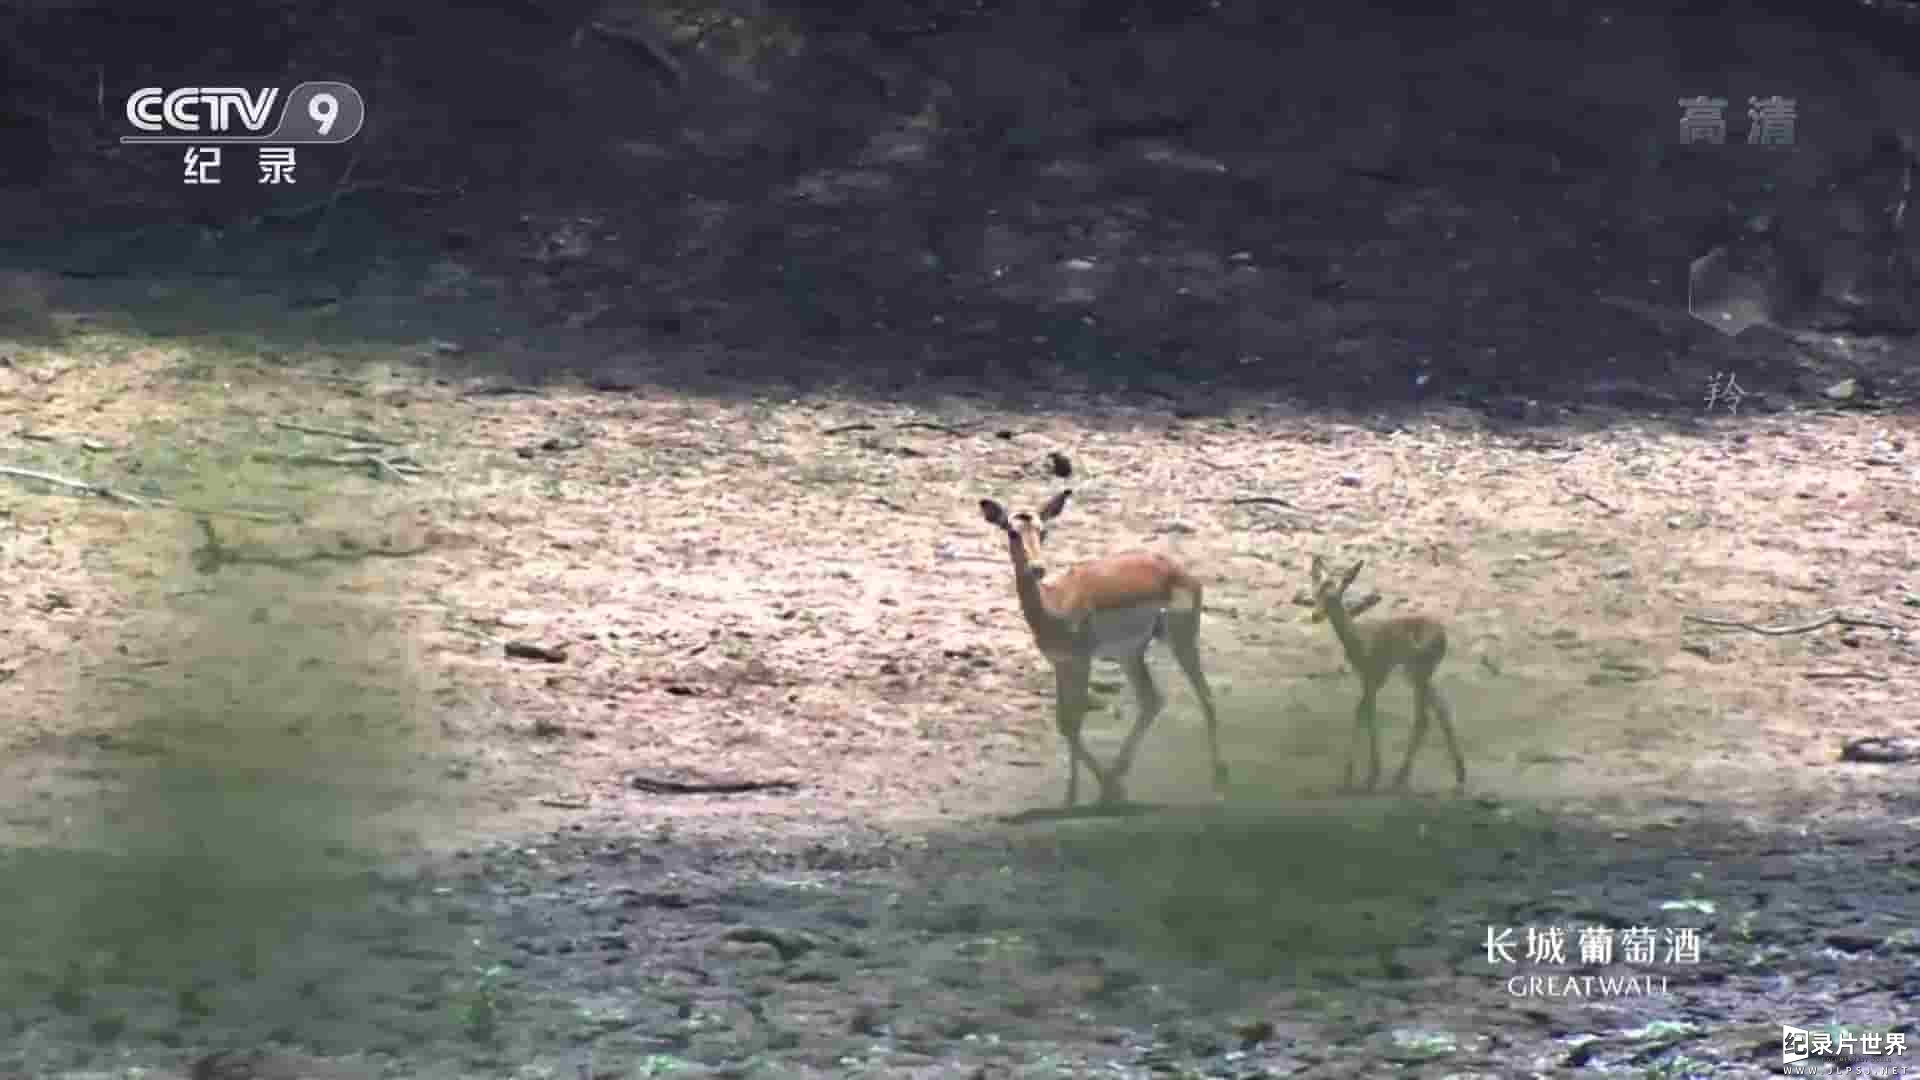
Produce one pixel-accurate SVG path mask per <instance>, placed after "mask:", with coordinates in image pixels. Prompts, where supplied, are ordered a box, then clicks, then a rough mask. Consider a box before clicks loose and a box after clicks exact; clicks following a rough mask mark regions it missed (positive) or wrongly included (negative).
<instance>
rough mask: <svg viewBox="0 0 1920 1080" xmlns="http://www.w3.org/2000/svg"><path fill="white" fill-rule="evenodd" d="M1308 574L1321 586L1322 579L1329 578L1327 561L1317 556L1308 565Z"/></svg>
mask: <svg viewBox="0 0 1920 1080" xmlns="http://www.w3.org/2000/svg"><path fill="white" fill-rule="evenodd" d="M1307 573H1308V575H1309V576H1311V577H1312V578H1313V583H1314V584H1315V585H1318V584H1320V579H1321V578H1323V577H1326V576H1327V560H1325V559H1323V558H1321V557H1320V556H1318V555H1315V556H1314V557H1313V561H1312V562H1311V563H1308V564H1307Z"/></svg>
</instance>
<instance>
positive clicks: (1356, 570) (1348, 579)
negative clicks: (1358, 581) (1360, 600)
mask: <svg viewBox="0 0 1920 1080" xmlns="http://www.w3.org/2000/svg"><path fill="white" fill-rule="evenodd" d="M1365 565H1367V560H1365V559H1361V560H1360V561H1359V562H1357V563H1354V564H1353V569H1351V570H1349V571H1347V574H1346V576H1345V577H1343V578H1341V579H1340V587H1341V588H1342V589H1344V588H1346V587H1347V586H1349V585H1351V584H1353V579H1354V578H1357V577H1359V576H1360V568H1361V567H1363V566H1365Z"/></svg>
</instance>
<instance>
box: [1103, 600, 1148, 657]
mask: <svg viewBox="0 0 1920 1080" xmlns="http://www.w3.org/2000/svg"><path fill="white" fill-rule="evenodd" d="M1160 615H1161V608H1160V605H1158V604H1148V605H1146V606H1144V607H1131V608H1113V609H1111V610H1108V611H1097V612H1094V613H1093V614H1092V615H1089V616H1087V624H1088V628H1089V630H1090V631H1091V632H1092V634H1093V642H1094V644H1093V654H1094V655H1095V656H1101V657H1105V658H1107V659H1109V660H1124V659H1127V658H1128V657H1133V656H1138V655H1140V654H1141V653H1142V652H1144V651H1146V648H1147V643H1148V642H1150V641H1152V640H1153V632H1154V630H1155V629H1157V628H1158V627H1159V625H1160Z"/></svg>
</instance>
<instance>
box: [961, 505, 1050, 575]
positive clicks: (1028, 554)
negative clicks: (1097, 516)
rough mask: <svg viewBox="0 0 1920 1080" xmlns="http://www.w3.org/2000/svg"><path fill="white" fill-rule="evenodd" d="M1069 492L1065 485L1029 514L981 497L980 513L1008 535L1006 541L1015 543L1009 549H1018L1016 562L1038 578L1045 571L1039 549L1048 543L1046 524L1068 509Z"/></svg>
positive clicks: (1016, 550)
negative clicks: (1012, 510)
mask: <svg viewBox="0 0 1920 1080" xmlns="http://www.w3.org/2000/svg"><path fill="white" fill-rule="evenodd" d="M1072 494H1073V489H1072V488H1068V489H1066V490H1065V491H1062V492H1061V493H1060V494H1058V495H1055V496H1054V497H1053V498H1051V499H1048V500H1047V505H1045V506H1043V507H1041V508H1040V513H1039V514H1038V515H1037V516H1036V515H1034V514H1028V513H1019V514H1012V515H1009V514H1008V513H1007V511H1006V508H1004V507H1002V506H1001V505H1000V504H999V503H997V502H994V501H993V500H992V499H981V500H980V516H981V517H984V518H986V519H987V524H989V525H994V526H997V527H999V528H1000V529H1001V530H1002V531H1003V532H1005V533H1006V534H1007V536H1008V538H1009V542H1010V543H1011V544H1013V545H1014V546H1013V548H1012V549H1011V550H1014V551H1015V552H1017V554H1016V555H1015V562H1016V565H1017V564H1019V563H1024V564H1025V567H1024V568H1025V569H1026V571H1027V572H1028V573H1031V574H1032V575H1033V576H1034V577H1035V578H1039V577H1040V576H1042V575H1043V574H1045V573H1046V572H1047V571H1046V565H1045V564H1044V563H1043V562H1041V551H1042V548H1043V545H1045V544H1046V542H1047V526H1048V525H1049V524H1051V523H1052V521H1053V519H1054V518H1057V517H1059V516H1060V512H1061V511H1062V510H1065V509H1066V508H1067V497H1068V496H1069V495H1072Z"/></svg>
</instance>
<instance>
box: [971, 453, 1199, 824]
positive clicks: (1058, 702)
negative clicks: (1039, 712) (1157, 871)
mask: <svg viewBox="0 0 1920 1080" xmlns="http://www.w3.org/2000/svg"><path fill="white" fill-rule="evenodd" d="M1072 494H1073V489H1071V488H1068V489H1067V490H1065V491H1062V492H1061V493H1060V494H1058V495H1055V496H1054V497H1053V498H1051V499H1049V500H1047V504H1046V505H1045V506H1043V507H1041V508H1040V513H1039V515H1038V517H1036V516H1035V515H1033V514H1027V513H1021V514H1014V515H1011V516H1009V515H1008V514H1007V512H1006V510H1005V509H1004V508H1003V507H1001V505H1000V504H999V503H997V502H994V501H993V500H992V499H981V500H980V513H981V516H983V517H985V518H986V519H987V523H988V524H990V525H994V526H997V527H998V528H999V529H1000V530H1001V531H1002V532H1004V533H1006V537H1007V557H1008V558H1009V559H1010V560H1011V561H1012V562H1013V589H1014V593H1015V595H1017V596H1018V597H1019V599H1020V614H1021V615H1023V616H1025V617H1026V620H1027V627H1028V628H1029V629H1031V630H1032V631H1033V640H1034V644H1036V645H1038V646H1039V647H1040V652H1041V654H1042V655H1044V656H1045V657H1046V658H1047V660H1048V662H1049V663H1051V664H1052V665H1053V684H1054V701H1053V722H1054V726H1055V727H1056V728H1058V729H1059V731H1060V735H1061V737H1063V738H1064V739H1066V742H1067V802H1066V806H1067V809H1069V810H1071V809H1072V808H1073V806H1074V804H1075V803H1077V802H1078V801H1079V795H1080V767H1081V766H1082V765H1085V766H1086V768H1087V771H1088V772H1090V773H1092V774H1093V778H1094V781H1095V782H1096V783H1098V784H1099V785H1100V801H1101V803H1103V804H1106V803H1115V802H1122V801H1125V799H1126V790H1125V787H1124V786H1123V785H1124V784H1125V781H1126V775H1127V770H1128V769H1130V768H1131V767H1132V765H1133V754H1134V751H1135V750H1136V749H1138V748H1139V745H1140V739H1141V738H1142V737H1143V736H1144V735H1146V733H1147V729H1148V728H1149V727H1151V726H1152V725H1153V721H1154V718H1155V717H1157V716H1159V715H1160V710H1161V709H1162V708H1163V707H1164V706H1165V705H1166V698H1164V697H1163V696H1161V694H1160V691H1159V688H1157V687H1155V686H1154V684H1153V673H1152V672H1151V671H1150V670H1148V668H1147V647H1148V646H1149V645H1151V644H1152V643H1153V639H1155V638H1160V637H1164V638H1165V639H1166V640H1167V643H1168V644H1169V645H1171V646H1172V647H1173V655H1174V658H1175V659H1176V660H1178V661H1179V662H1180V670H1181V671H1183V672H1185V673H1186V676H1187V681H1188V682H1189V683H1191V684H1193V692H1194V694H1195V695H1196V696H1198V697H1199V699H1200V708H1201V711H1202V712H1203V713H1205V715H1206V720H1207V748H1208V751H1209V753H1210V754H1211V756H1212V759H1213V789H1214V794H1215V795H1216V796H1223V795H1224V794H1225V792H1226V786H1227V766H1226V763H1225V762H1223V761H1221V759H1220V738H1219V721H1218V719H1217V718H1216V716H1215V714H1214V709H1213V691H1212V690H1211V689H1210V688H1209V687H1208V686H1207V676H1206V673H1205V672H1203V671H1202V670H1201V669H1200V595H1201V588H1200V582H1199V580H1198V579H1196V578H1195V577H1194V576H1193V575H1192V574H1190V573H1188V572H1187V570H1186V568H1185V567H1182V566H1181V565H1180V564H1179V563H1177V562H1175V561H1174V560H1173V559H1171V558H1168V557H1167V556H1165V555H1162V554H1160V553H1158V552H1152V551H1129V552H1125V553H1123V554H1118V555H1108V556H1107V557H1105V558H1102V559H1095V560H1094V561H1092V562H1087V563H1082V564H1080V565H1079V566H1076V567H1074V568H1072V569H1071V570H1068V571H1066V572H1064V573H1061V574H1058V575H1052V576H1048V575H1047V574H1046V569H1045V567H1044V565H1043V564H1042V563H1041V561H1040V560H1041V545H1042V544H1043V543H1045V541H1046V538H1047V526H1048V525H1049V524H1050V523H1051V522H1052V521H1053V519H1055V518H1057V517H1059V516H1060V512H1061V511H1062V510H1064V509H1066V506H1067V498H1068V496H1070V495H1072ZM1096 657H1105V658H1107V659H1111V660H1118V661H1120V664H1121V666H1122V667H1123V668H1124V669H1125V670H1126V673H1127V681H1128V682H1129V683H1131V684H1132V686H1133V693H1134V697H1135V699H1136V700H1137V701H1138V703H1139V707H1140V713H1139V716H1138V717H1137V718H1136V719H1135V720H1134V722H1133V729H1132V730H1131V731H1129V732H1127V737H1126V741H1125V742H1122V743H1121V744H1120V751H1119V753H1118V754H1117V755H1115V757H1114V759H1113V764H1112V768H1111V769H1110V770H1105V769H1102V768H1101V767H1100V765H1099V763H1098V762H1096V761H1095V760H1094V759H1093V755H1092V754H1091V753H1089V752H1088V751H1087V747H1086V744H1085V743H1084V742H1082V741H1081V738H1080V725H1081V723H1082V721H1084V720H1085V719H1086V713H1087V681H1088V679H1089V678H1090V677H1091V676H1092V673H1093V661H1094V659H1095V658H1096Z"/></svg>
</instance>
